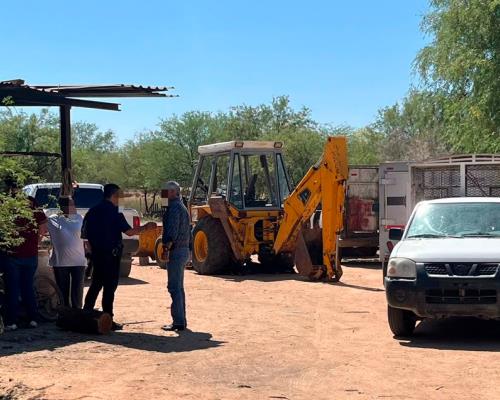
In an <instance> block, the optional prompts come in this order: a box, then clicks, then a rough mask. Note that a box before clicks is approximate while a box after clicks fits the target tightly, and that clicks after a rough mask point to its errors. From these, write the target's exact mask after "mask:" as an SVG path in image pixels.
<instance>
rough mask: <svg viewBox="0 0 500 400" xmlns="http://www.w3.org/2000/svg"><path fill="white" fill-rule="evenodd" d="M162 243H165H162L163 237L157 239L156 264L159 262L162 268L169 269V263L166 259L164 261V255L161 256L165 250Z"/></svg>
mask: <svg viewBox="0 0 500 400" xmlns="http://www.w3.org/2000/svg"><path fill="white" fill-rule="evenodd" d="M162 244H163V243H162V240H161V237H159V238H158V239H156V242H155V260H156V264H158V266H159V267H160V268H161V269H167V263H166V262H165V261H162V257H161V254H162V251H163V248H162Z"/></svg>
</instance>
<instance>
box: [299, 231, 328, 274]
mask: <svg viewBox="0 0 500 400" xmlns="http://www.w3.org/2000/svg"><path fill="white" fill-rule="evenodd" d="M316 230H317V231H319V240H316V238H315V236H317V232H316ZM304 233H305V236H306V237H304ZM321 248H322V246H321V229H320V228H317V229H306V230H305V231H301V232H300V233H299V236H298V238H297V247H296V248H295V266H296V268H297V271H298V272H299V274H300V275H302V276H306V277H308V278H309V279H311V280H318V279H321V278H323V277H324V276H325V272H326V269H325V267H324V265H322V263H321V259H322V250H321ZM318 251H319V256H318Z"/></svg>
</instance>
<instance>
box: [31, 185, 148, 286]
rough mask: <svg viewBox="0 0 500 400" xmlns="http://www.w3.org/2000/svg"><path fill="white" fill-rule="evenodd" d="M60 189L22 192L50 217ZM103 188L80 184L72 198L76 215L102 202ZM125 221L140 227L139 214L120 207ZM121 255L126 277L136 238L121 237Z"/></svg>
mask: <svg viewBox="0 0 500 400" xmlns="http://www.w3.org/2000/svg"><path fill="white" fill-rule="evenodd" d="M60 188H61V184H60V183H35V184H31V185H28V186H25V187H24V189H23V190H24V192H25V193H26V194H27V195H28V196H31V197H33V198H34V199H35V200H36V202H37V204H38V205H39V206H40V207H42V208H43V211H44V212H45V215H47V216H50V215H52V214H54V213H56V212H58V210H59V209H58V207H57V198H58V197H59V191H60ZM102 195H103V186H102V185H99V184H96V183H80V184H78V187H76V188H75V189H74V193H73V198H74V200H75V205H76V210H77V212H78V214H80V215H82V216H84V215H85V214H86V213H87V211H88V210H89V209H90V208H91V207H93V206H95V205H96V204H97V203H99V202H100V201H101V200H102ZM120 212H122V213H123V215H124V216H125V219H126V220H127V222H128V223H129V224H130V226H132V227H136V226H140V224H141V220H140V216H139V213H138V212H137V211H136V210H134V209H133V208H124V207H120ZM123 246H124V247H123V255H122V260H121V266H120V276H122V277H127V276H128V275H129V274H130V269H131V267H132V254H134V253H135V252H136V251H137V249H138V248H139V237H138V236H131V237H129V236H126V235H124V236H123Z"/></svg>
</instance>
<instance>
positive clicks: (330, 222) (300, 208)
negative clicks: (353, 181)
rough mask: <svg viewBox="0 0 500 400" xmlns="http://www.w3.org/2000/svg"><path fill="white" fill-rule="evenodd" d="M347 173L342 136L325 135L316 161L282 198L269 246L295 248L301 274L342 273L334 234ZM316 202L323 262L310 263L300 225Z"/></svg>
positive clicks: (339, 225) (334, 275)
mask: <svg viewBox="0 0 500 400" xmlns="http://www.w3.org/2000/svg"><path fill="white" fill-rule="evenodd" d="M347 175H348V163H347V141H346V138H345V137H329V138H328V139H327V142H326V144H325V149H324V151H323V156H322V157H321V159H320V161H319V162H318V163H317V164H315V165H314V166H312V167H311V168H310V169H309V171H308V172H307V173H306V175H305V176H304V177H303V178H302V180H301V181H300V183H299V184H298V185H297V187H296V188H295V190H294V191H293V192H292V193H291V194H290V196H289V197H288V198H287V199H286V201H285V204H284V214H283V218H282V219H281V221H280V225H279V229H278V234H277V236H276V240H275V242H274V246H273V250H274V252H275V254H279V253H293V252H295V253H296V265H297V269H298V270H299V273H301V274H303V275H308V276H310V277H314V278H319V277H320V276H321V275H324V273H325V272H326V275H327V276H328V278H329V279H339V278H340V275H341V274H342V270H341V268H340V263H339V262H338V261H337V260H336V252H337V234H338V232H339V231H340V230H341V229H342V223H343V209H344V195H345V181H346V180H347ZM319 204H321V205H322V220H323V230H322V249H323V254H322V259H323V265H320V266H317V265H316V266H314V265H312V261H311V258H310V256H309V254H308V251H307V248H306V244H305V241H304V238H303V236H302V234H301V229H302V226H303V225H304V223H305V222H308V221H309V219H310V218H311V216H312V215H313V213H314V212H315V211H316V209H317V207H318V205H319Z"/></svg>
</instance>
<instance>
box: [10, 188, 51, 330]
mask: <svg viewBox="0 0 500 400" xmlns="http://www.w3.org/2000/svg"><path fill="white" fill-rule="evenodd" d="M15 189H16V188H13V189H12V190H15ZM28 205H29V207H30V209H31V210H32V212H33V218H32V220H31V221H30V220H28V219H26V218H17V219H16V221H15V223H16V226H17V227H18V229H19V236H20V238H21V239H22V243H21V244H20V245H18V246H16V247H13V248H9V249H8V250H7V252H6V256H5V265H4V276H3V278H4V283H5V287H6V309H5V311H6V313H5V330H9V331H14V330H16V329H17V328H18V323H19V321H18V317H19V297H21V299H22V300H23V303H24V305H25V306H26V310H27V312H28V318H29V324H28V326H29V327H30V328H36V327H37V326H38V323H37V319H38V310H37V304H36V299H35V290H34V288H33V280H34V277H35V272H36V268H37V266H38V242H39V238H40V236H41V235H43V234H45V232H46V230H47V218H46V217H45V214H44V213H43V211H42V210H40V209H39V208H37V205H36V203H35V199H33V198H31V197H29V198H28Z"/></svg>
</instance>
